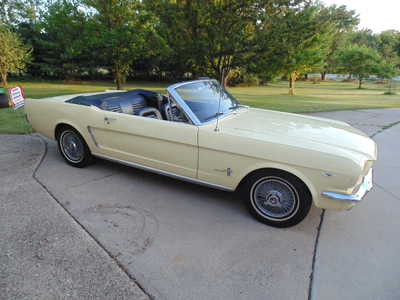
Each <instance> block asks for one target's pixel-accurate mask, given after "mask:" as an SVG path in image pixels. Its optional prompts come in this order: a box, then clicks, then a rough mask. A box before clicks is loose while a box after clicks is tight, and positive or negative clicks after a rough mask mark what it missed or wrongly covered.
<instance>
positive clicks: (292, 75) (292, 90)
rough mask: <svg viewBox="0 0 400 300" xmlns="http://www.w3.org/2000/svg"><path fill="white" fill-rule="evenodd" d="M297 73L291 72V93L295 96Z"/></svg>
mask: <svg viewBox="0 0 400 300" xmlns="http://www.w3.org/2000/svg"><path fill="white" fill-rule="evenodd" d="M295 85H296V75H295V73H291V74H290V75H289V95H291V96H293V95H294V94H295V92H294V89H295V88H296V86H295Z"/></svg>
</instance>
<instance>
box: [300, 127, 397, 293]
mask: <svg viewBox="0 0 400 300" xmlns="http://www.w3.org/2000/svg"><path fill="white" fill-rule="evenodd" d="M399 123H400V121H397V122H393V123H390V124H387V125H383V126H379V127H381V128H380V129H379V130H377V131H376V132H374V133H373V134H371V135H370V136H369V137H370V138H371V139H372V138H374V137H375V136H376V135H378V134H380V133H382V132H384V131H385V130H387V129H390V128H392V127H394V126H397V125H399ZM375 185H376V186H377V187H379V188H381V189H382V190H383V191H384V192H386V193H388V194H390V195H392V196H393V197H394V198H396V199H398V200H400V198H399V197H398V196H396V195H394V194H393V193H391V192H390V191H388V190H386V189H385V188H384V187H382V186H380V185H379V184H377V183H375ZM324 216H325V210H324V209H323V210H322V212H321V217H320V222H319V225H318V227H317V235H316V237H315V243H314V252H313V259H312V264H311V273H310V277H309V278H310V282H309V286H308V297H307V299H308V300H312V290H313V282H314V272H315V263H316V260H317V251H318V242H319V237H320V234H321V228H322V224H323V221H324Z"/></svg>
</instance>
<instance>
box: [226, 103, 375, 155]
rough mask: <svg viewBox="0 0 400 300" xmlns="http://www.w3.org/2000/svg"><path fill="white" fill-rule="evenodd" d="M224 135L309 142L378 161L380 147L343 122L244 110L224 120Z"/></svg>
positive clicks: (267, 111)
mask: <svg viewBox="0 0 400 300" xmlns="http://www.w3.org/2000/svg"><path fill="white" fill-rule="evenodd" d="M221 127H222V129H223V130H224V131H227V132H231V133H232V134H236V135H246V136H247V137H251V138H256V139H267V140H270V139H271V138H273V139H275V140H279V141H280V142H281V143H289V141H290V143H293V141H295V143H300V145H302V146H305V145H306V144H307V142H312V143H314V144H315V143H318V144H324V145H328V146H330V148H331V147H333V148H341V149H346V150H349V151H353V152H357V153H359V154H362V155H365V156H366V158H367V159H368V160H376V144H375V142H374V141H373V140H372V139H370V138H369V137H368V136H367V135H366V134H365V133H363V132H362V131H360V130H358V129H356V128H354V127H352V126H350V125H349V124H347V123H345V122H341V121H335V120H330V119H325V118H318V117H311V116H305V115H299V114H292V113H284V112H279V111H271V110H264V109H255V108H248V109H241V110H240V111H238V112H237V113H235V114H232V115H231V116H229V117H227V118H225V119H223V121H222V122H221Z"/></svg>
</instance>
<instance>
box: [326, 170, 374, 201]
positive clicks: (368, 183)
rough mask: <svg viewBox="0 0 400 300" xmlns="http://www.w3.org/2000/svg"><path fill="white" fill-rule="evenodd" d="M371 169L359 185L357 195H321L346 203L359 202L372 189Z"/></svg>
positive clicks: (331, 193) (327, 193)
mask: <svg viewBox="0 0 400 300" xmlns="http://www.w3.org/2000/svg"><path fill="white" fill-rule="evenodd" d="M372 187H373V183H372V168H371V170H369V172H368V174H367V175H365V177H364V179H363V182H362V183H361V185H360V188H359V189H358V191H357V193H355V194H350V195H348V194H340V193H333V192H322V195H323V196H325V197H328V198H331V199H336V200H342V201H347V202H360V201H361V200H362V199H363V198H364V196H365V195H366V194H367V193H368V192H369V191H370V190H371V189H372Z"/></svg>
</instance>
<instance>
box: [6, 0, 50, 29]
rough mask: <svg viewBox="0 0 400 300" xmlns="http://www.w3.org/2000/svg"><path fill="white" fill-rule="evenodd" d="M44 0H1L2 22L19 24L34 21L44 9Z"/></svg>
mask: <svg viewBox="0 0 400 300" xmlns="http://www.w3.org/2000/svg"><path fill="white" fill-rule="evenodd" d="M45 6H46V1H43V0H0V24H3V25H4V24H6V25H14V26H15V25H17V24H19V23H21V22H34V21H36V20H37V19H38V17H39V14H40V13H41V12H42V11H43V10H44V7H45Z"/></svg>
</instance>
